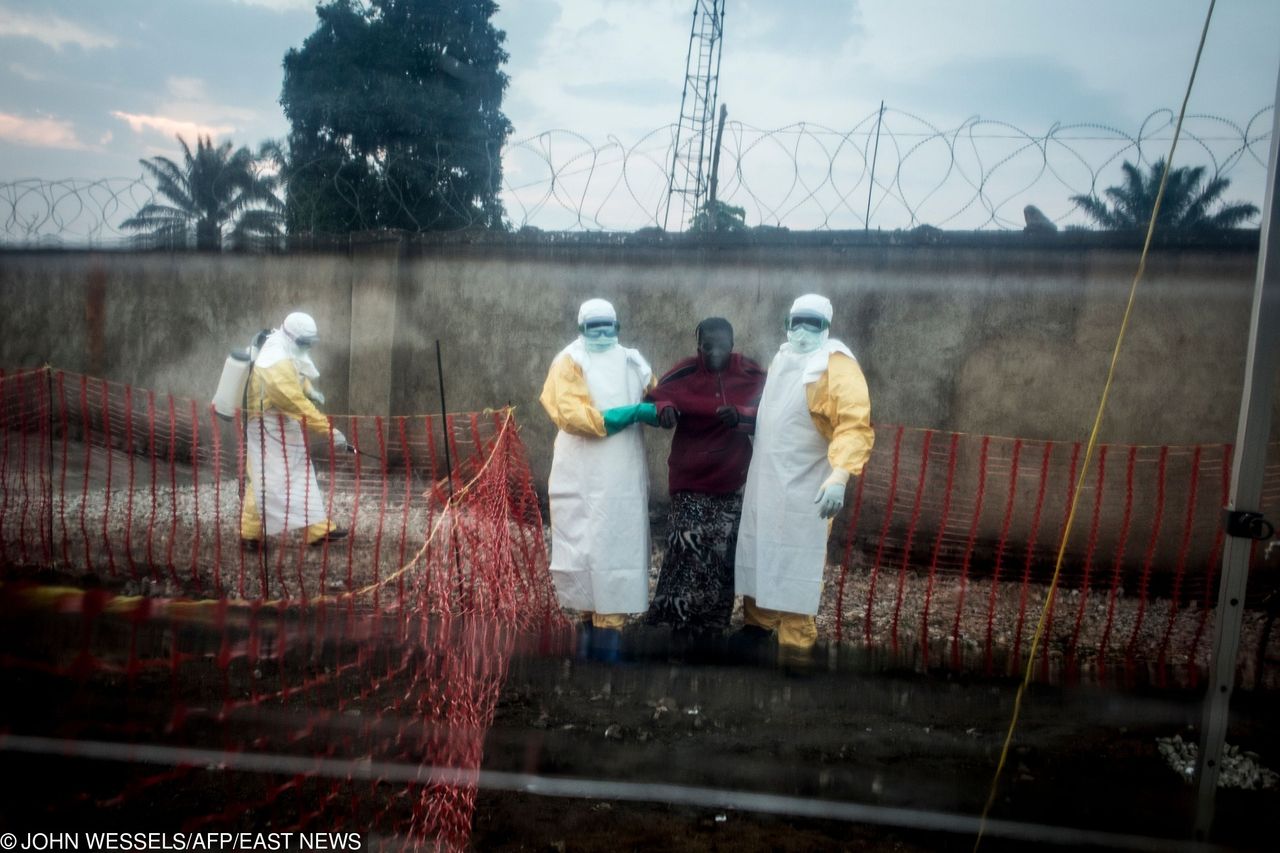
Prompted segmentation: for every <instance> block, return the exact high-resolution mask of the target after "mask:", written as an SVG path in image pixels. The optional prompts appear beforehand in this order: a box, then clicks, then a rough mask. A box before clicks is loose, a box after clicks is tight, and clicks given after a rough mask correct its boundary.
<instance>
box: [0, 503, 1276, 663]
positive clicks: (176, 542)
mask: <svg viewBox="0 0 1280 853" xmlns="http://www.w3.org/2000/svg"><path fill="white" fill-rule="evenodd" d="M68 491H70V490H68ZM169 494H170V492H169V490H168V489H161V490H159V493H158V496H157V500H156V504H155V506H154V507H153V506H152V497H151V491H150V488H149V485H148V486H147V487H146V488H134V489H133V490H132V492H130V491H129V490H128V489H127V488H124V489H121V488H114V489H113V490H112V494H111V500H110V503H109V504H108V503H107V501H106V496H105V491H103V490H101V489H92V488H91V489H90V491H89V494H88V498H87V500H86V499H85V498H84V497H83V496H82V495H81V494H79V493H74V494H67V495H66V496H65V497H63V498H59V499H57V500H56V501H55V504H56V513H55V523H54V526H53V540H54V544H55V547H54V554H55V558H56V562H58V563H61V562H62V560H63V555H64V553H65V554H66V557H67V559H68V560H69V563H70V565H71V566H75V567H79V566H83V565H84V564H85V561H86V559H87V560H88V561H89V562H90V563H91V564H92V565H94V566H95V568H96V569H97V571H98V572H99V574H101V575H102V576H104V577H106V578H111V577H113V576H114V578H115V579H117V580H118V581H119V582H120V583H121V584H122V590H123V591H124V592H127V593H142V594H152V595H163V596H180V595H181V596H192V595H208V594H209V592H210V591H211V590H213V589H214V588H215V585H214V566H217V565H219V555H220V569H219V572H218V575H219V579H220V581H221V583H222V585H223V586H222V588H223V589H224V590H226V591H228V592H229V593H231V594H233V595H234V594H238V593H239V591H240V589H241V586H240V584H241V582H242V579H243V583H244V587H243V590H244V593H245V594H246V595H248V596H250V597H256V596H258V595H259V594H261V592H262V589H263V585H264V583H265V586H266V595H267V597H269V598H280V597H298V596H300V595H302V594H304V593H305V594H306V595H308V596H312V595H316V594H321V593H335V592H342V591H346V590H349V589H362V588H365V587H367V586H368V585H369V584H372V583H374V582H375V581H376V580H382V581H384V582H385V581H386V579H387V578H389V577H396V573H397V571H398V570H399V569H400V568H401V565H402V564H401V560H400V555H401V552H402V551H401V546H402V542H403V553H404V554H405V555H406V561H408V560H409V559H412V557H413V555H415V554H417V553H419V552H420V551H421V549H423V546H424V543H425V542H426V540H427V535H428V531H430V530H431V529H432V526H433V525H436V524H437V522H438V519H439V509H440V507H439V504H438V503H434V502H432V501H430V500H429V499H428V498H426V497H423V496H416V497H415V499H414V500H413V501H412V502H411V503H410V504H409V506H408V508H407V511H406V506H405V504H404V503H403V501H402V500H398V499H396V498H398V497H399V496H395V497H394V498H393V497H392V496H390V495H388V497H387V498H386V499H384V498H383V497H382V495H381V493H380V491H379V492H366V493H365V494H363V495H362V496H361V497H360V499H359V506H358V511H357V506H356V500H355V498H354V496H353V495H351V494H337V495H335V497H334V501H333V513H332V517H333V518H334V519H336V520H337V521H338V523H339V525H341V526H344V527H348V528H350V530H351V532H352V535H351V537H350V538H349V539H348V540H345V541H339V542H335V543H332V544H331V545H330V546H328V547H327V548H324V547H310V548H309V547H306V546H304V545H303V544H302V541H301V537H300V536H298V535H297V534H294V535H292V536H290V537H285V539H286V540H287V547H285V548H281V547H280V546H279V543H278V541H273V542H272V543H271V549H270V550H269V552H268V554H267V556H266V559H265V560H263V558H262V557H261V556H260V555H258V554H253V553H247V554H244V555H243V557H244V559H243V563H242V561H241V556H242V552H241V551H240V548H239V529H238V519H239V514H240V498H239V495H238V493H237V488H236V484H235V482H234V481H229V480H228V481H222V482H221V483H220V484H217V486H215V484H214V483H212V482H209V483H202V484H201V485H200V488H199V494H198V496H197V493H196V490H195V489H194V488H193V487H192V486H189V485H187V486H181V485H180V486H178V487H177V489H176V490H175V491H173V492H172V494H173V495H175V496H176V500H170V497H169ZM215 494H216V500H215ZM197 504H198V506H199V522H200V524H199V531H198V533H199V540H198V541H197V539H196V533H197V528H196V525H195V519H196V507H197ZM215 505H216V510H215ZM10 509H11V511H10V512H9V514H8V517H7V519H6V531H5V533H6V539H7V540H8V543H9V544H8V545H7V547H8V549H9V559H10V560H11V561H12V560H13V557H14V556H16V555H15V554H14V551H15V550H16V548H15V545H14V544H13V543H14V541H15V540H16V533H17V530H16V524H17V522H18V520H19V514H17V513H14V512H13V511H12V509H13V508H12V507H11V508H10ZM104 514H105V520H104ZM82 515H83V519H82ZM36 517H37V511H36V509H35V508H32V509H31V510H30V511H29V512H28V513H27V523H26V536H27V543H28V548H29V550H30V551H31V552H33V553H34V554H35V555H37V556H38V554H39V553H40V549H41V537H42V531H40V530H39V528H38V527H37V526H36V525H37V524H38V522H37V521H36ZM175 517H176V523H175ZM353 519H354V521H353ZM215 521H216V522H218V523H217V524H215ZM463 521H464V523H465V516H464V517H463ZM104 529H105V530H106V532H107V533H108V534H109V536H108V537H107V538H109V540H110V549H109V550H108V548H107V547H106V544H105V539H104V535H103V531H104ZM449 534H450V530H449V529H448V527H447V525H441V526H440V527H439V528H438V529H437V536H436V539H435V540H434V541H435V542H446V541H447V539H448V537H449ZM44 535H46V536H47V531H46V532H45V534H44ZM126 537H127V541H128V550H127V552H126V548H125V542H126ZM652 539H653V547H652V554H651V569H650V575H651V587H652V586H653V585H656V582H657V574H658V567H659V566H660V565H661V562H662V548H663V543H664V541H665V531H664V530H663V529H662V526H661V523H658V524H656V525H655V529H654V535H653V537H652ZM544 540H546V541H549V540H550V532H549V530H547V529H544ZM467 550H468V549H467V548H466V547H464V549H463V552H464V554H465V553H466V551H467ZM326 552H327V553H326ZM130 555H131V556H132V563H131V562H130ZM424 556H425V557H426V559H428V560H429V561H431V562H432V563H433V564H435V563H442V564H444V563H450V564H453V563H454V561H453V560H451V559H450V557H449V555H448V552H447V551H445V550H443V549H440V548H435V547H433V548H432V549H429V550H428V551H427V552H425V553H424ZM375 557H376V558H375ZM462 562H463V563H465V559H464V560H463V561H462ZM869 562H870V561H869V559H868V558H867V556H866V555H865V554H862V553H860V552H857V551H855V552H854V553H853V555H852V557H851V565H850V566H849V568H848V571H847V572H845V573H844V589H843V598H842V599H841V597H840V586H841V585H840V580H841V578H840V575H841V571H840V567H839V566H836V565H828V567H827V578H826V583H825V585H824V592H823V598H822V602H821V605H820V610H819V613H818V628H819V632H820V636H821V637H822V638H823V639H824V640H827V641H831V640H834V639H835V637H836V628H837V621H839V622H840V637H841V640H842V641H843V642H844V643H851V642H852V643H859V642H863V641H869V642H867V643H866V644H867V645H869V646H870V647H872V648H875V649H887V650H890V651H891V652H893V653H894V660H895V662H897V663H899V664H902V665H907V666H911V667H917V668H918V667H921V666H924V665H926V664H927V665H938V664H945V663H947V662H951V663H953V664H954V663H959V664H960V666H961V667H963V668H966V669H978V668H981V669H984V670H985V669H987V668H988V666H990V668H991V670H992V671H993V672H995V673H1002V672H1003V673H1009V672H1012V671H1014V662H1013V661H1012V652H1013V649H1014V647H1015V645H1018V646H1019V648H1020V650H1021V653H1022V654H1023V655H1025V654H1026V653H1027V651H1028V650H1029V647H1030V643H1031V635H1032V633H1033V632H1034V630H1035V625H1036V623H1037V620H1038V618H1039V614H1040V610H1041V608H1042V606H1043V604H1044V600H1045V595H1046V593H1047V586H1046V585H1045V584H1043V583H1029V584H1028V585H1027V587H1026V600H1025V608H1024V606H1023V601H1022V596H1023V588H1022V585H1021V583H1019V582H1016V581H1014V582H1001V583H1000V584H998V585H997V587H996V590H995V596H994V602H993V601H992V597H991V582H990V580H989V579H988V578H976V579H970V580H969V581H968V582H962V581H961V580H960V578H958V577H956V576H954V575H942V574H940V575H938V576H937V577H935V578H934V580H933V581H932V585H931V584H930V581H929V579H928V577H927V576H926V575H925V574H924V573H923V572H922V571H920V570H918V569H915V570H909V571H907V572H905V573H902V574H901V575H900V574H899V572H898V570H897V567H896V566H892V567H889V568H887V569H882V570H881V571H880V572H879V573H878V576H877V577H876V580H875V595H874V601H873V603H872V606H871V607H870V608H869V609H868V606H867V603H868V600H869V599H870V598H871V592H872V576H873V572H872V570H871V567H870V565H869ZM113 565H114V570H113ZM421 565H422V564H421V563H419V566H421ZM193 566H194V567H196V568H195V570H194V576H193V569H192V567H193ZM454 568H465V566H463V565H462V564H461V563H458V564H455V565H454ZM264 570H265V571H264ZM415 574H416V575H418V576H421V574H422V572H421V571H415V570H411V571H410V572H409V573H407V574H406V577H410V576H413V575H415ZM264 578H265V580H264ZM931 586H932V588H930V587H931ZM1201 586H1202V581H1200V580H1199V578H1193V579H1189V580H1188V582H1187V583H1186V584H1185V585H1184V589H1185V590H1187V591H1188V595H1187V596H1186V598H1187V600H1186V601H1184V603H1183V606H1181V607H1180V608H1179V609H1178V610H1177V611H1176V612H1173V607H1172V602H1171V601H1170V600H1169V599H1167V598H1156V597H1152V598H1150V599H1149V600H1148V601H1147V602H1146V603H1145V606H1144V603H1143V602H1142V600H1141V599H1140V598H1139V597H1137V596H1134V595H1129V594H1125V591H1124V590H1119V591H1118V594H1117V595H1116V596H1115V598H1114V600H1112V598H1111V595H1110V592H1109V590H1108V589H1106V588H1102V589H1098V588H1095V589H1094V590H1092V591H1091V592H1090V594H1089V595H1088V598H1087V600H1086V601H1085V602H1084V606H1083V609H1082V608H1081V593H1080V591H1079V590H1078V589H1069V588H1060V589H1059V592H1058V595H1057V601H1056V602H1055V605H1054V618H1053V621H1052V624H1051V625H1050V627H1049V628H1047V630H1046V631H1045V633H1044V638H1043V641H1042V644H1041V648H1042V650H1044V651H1045V656H1044V661H1045V663H1044V666H1045V667H1046V669H1043V670H1038V672H1039V674H1040V676H1041V677H1046V676H1047V677H1048V678H1050V679H1054V678H1057V677H1059V676H1061V675H1063V674H1071V675H1076V674H1078V675H1081V676H1090V675H1092V676H1096V677H1107V676H1109V675H1111V674H1112V672H1113V670H1115V669H1117V668H1123V667H1124V665H1125V662H1126V657H1128V660H1129V666H1128V668H1127V670H1126V673H1127V675H1129V676H1135V675H1136V676H1137V677H1138V678H1139V679H1141V680H1151V681H1156V682H1159V683H1163V682H1165V681H1167V680H1169V679H1170V678H1172V679H1174V680H1175V681H1186V680H1188V679H1194V678H1195V673H1196V671H1197V670H1198V671H1200V672H1202V671H1203V670H1204V668H1205V667H1207V665H1208V663H1209V654H1210V644H1211V640H1212V627H1213V626H1212V613H1210V612H1206V611H1205V610H1204V609H1203V608H1202V607H1201V606H1200V602H1199V601H1196V600H1195V599H1194V598H1191V597H1190V593H1191V592H1193V591H1194V592H1198V591H1200V589H1201ZM926 599H928V602H929V610H928V614H929V615H928V620H927V621H928V660H927V661H925V659H924V645H925V644H924V643H922V626H923V624H924V622H925V620H924V613H925V603H926ZM841 605H842V606H841ZM957 609H959V611H960V616H959V620H958V621H957V619H956V613H957ZM1020 612H1021V613H1022V619H1021V632H1019V621H1020V619H1019V614H1020ZM988 613H990V614H991V619H990V650H989V651H988V641H987V636H988ZM895 614H896V616H895ZM1171 614H1172V618H1171ZM1077 616H1079V617H1080V625H1079V630H1078V633H1077V629H1076V621H1077ZM635 621H638V620H635ZM734 621H735V624H740V622H741V605H740V603H739V605H738V607H737V610H736V612H735V614H734ZM1109 621H1110V628H1109V630H1108V622H1109ZM1266 623H1267V614H1266V613H1265V612H1263V611H1262V610H1259V609H1250V610H1247V611H1246V613H1245V617H1244V622H1243V630H1242V636H1241V644H1240V655H1239V673H1240V679H1241V683H1242V684H1244V685H1246V686H1257V687H1264V688H1275V687H1277V686H1280V666H1277V665H1276V661H1277V660H1280V628H1277V629H1276V630H1272V631H1270V632H1269V636H1268V638H1267V654H1266V655H1265V656H1264V657H1265V658H1266V659H1268V660H1270V661H1271V663H1270V664H1269V665H1267V664H1266V663H1264V666H1263V668H1262V671H1261V672H1259V671H1258V659H1259V655H1258V647H1259V643H1260V642H1262V639H1263V635H1264V632H1265V628H1266ZM895 625H896V630H895ZM953 635H954V636H953ZM1104 643H1105V657H1101V656H1100V652H1101V651H1102V650H1103V647H1104ZM1126 649H1127V650H1128V651H1129V655H1128V656H1126ZM1162 664H1165V665H1162ZM1189 664H1194V668H1193V667H1191V666H1189ZM1020 667H1021V665H1019V667H1018V669H1019V671H1020Z"/></svg>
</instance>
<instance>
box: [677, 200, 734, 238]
mask: <svg viewBox="0 0 1280 853" xmlns="http://www.w3.org/2000/svg"><path fill="white" fill-rule="evenodd" d="M746 220H747V211H746V210H744V209H743V208H741V207H734V206H732V205H728V204H725V203H724V202H723V201H720V200H719V199H716V200H715V201H707V202H705V203H703V204H702V206H701V207H699V208H698V212H697V213H695V214H694V215H693V221H692V222H691V223H689V230H690V231H693V232H696V233H702V232H705V231H715V232H717V233H720V234H731V233H736V232H739V231H746V230H747V221H746Z"/></svg>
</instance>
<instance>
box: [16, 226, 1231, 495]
mask: <svg viewBox="0 0 1280 853" xmlns="http://www.w3.org/2000/svg"><path fill="white" fill-rule="evenodd" d="M1006 243H1007V241H1006ZM1255 258H1256V256H1255V253H1254V250H1251V249H1249V248H1247V247H1246V248H1238V249H1221V250H1217V251H1210V250H1179V251H1163V252H1160V253H1157V254H1156V255H1155V256H1154V257H1153V258H1152V260H1151V262H1150V264H1149V266H1148V272H1147V280H1146V281H1145V283H1144V284H1143V286H1142V289H1141V291H1140V296H1139V299H1138V303H1137V305H1136V306H1135V315H1134V319H1133V326H1132V328H1131V330H1130V333H1129V337H1128V338H1127V340H1126V347H1125V351H1124V355H1123V357H1122V360H1121V363H1120V365H1119V372H1118V375H1117V380H1116V386H1115V388H1114V389H1113V392H1112V397H1111V401H1110V405H1109V413H1108V417H1107V421H1106V423H1105V427H1104V434H1103V439H1104V440H1105V441H1117V442H1137V443H1150V444H1161V443H1197V442H1222V441H1232V440H1234V437H1235V425H1236V418H1237V414H1238V407H1239V400H1240V390H1241V382H1242V378H1243V371H1244V358H1245V344H1246V337H1247V332H1248V317H1249V309H1250V299H1251V294H1252V287H1253V279H1254V270H1255ZM1135 264H1136V252H1134V251H1129V250H1117V249H1108V248H1089V247H1080V246H1077V247H1073V248H1070V249H1053V248H1020V247H1018V246H1017V245H1016V244H1015V245H1007V244H1002V245H989V246H985V247H984V246H983V245H981V244H980V243H979V244H971V245H959V246H956V245H932V246H901V245H886V244H880V245H863V246H840V245H831V244H828V245H785V244H781V245H737V246H719V247H702V248H698V247H695V246H663V245H655V246H638V247H637V246H625V245H573V244H571V245H556V244H529V243H517V242H500V243H492V242H489V243H482V244H466V243H453V244H448V243H433V244H425V245H416V246H410V245H406V244H403V243H400V242H394V241H393V242H390V243H387V242H382V243H379V242H376V241H373V242H366V243H363V244H360V245H357V246H354V247H352V248H351V249H350V250H349V251H346V252H338V253H332V254H314V255H293V256H288V257H271V256H268V257H246V256H234V255H222V256H209V255H185V254H184V255H162V254H72V253H48V254H44V253H10V254H3V255H0V296H2V298H3V300H4V306H5V309H6V310H5V313H4V315H3V317H0V332H2V334H0V365H3V366H6V367H16V366H26V365H38V364H43V363H45V362H49V363H52V364H54V365H55V366H59V367H64V368H67V369H71V370H78V371H84V372H87V373H92V374H97V375H103V376H106V377H107V378H110V379H113V380H116V381H120V382H130V383H133V384H135V385H138V386H143V387H149V388H155V389H156V390H158V391H162V392H171V393H175V394H181V395H183V396H191V397H196V398H198V399H207V398H208V397H209V396H210V395H211V394H212V393H213V390H214V387H215V385H216V382H217V379H218V375H219V372H220V370H221V365H222V360H223V358H224V357H225V354H226V351H227V349H228V348H230V347H233V346H241V345H243V344H244V342H245V341H247V339H248V338H249V336H250V335H251V334H252V333H253V332H254V331H255V330H256V329H258V328H259V327H261V326H271V325H278V324H279V322H280V321H281V320H282V319H283V317H284V315H285V314H286V313H287V312H288V311H290V310H295V309H296V310H305V311H309V312H310V313H312V314H314V315H315V317H316V319H317V321H318V323H319V325H320V328H321V335H322V343H321V345H320V346H319V347H318V348H317V351H316V353H315V357H316V361H317V363H318V364H319V366H320V369H321V371H322V374H323V376H322V379H321V382H320V386H321V387H322V388H323V389H324V390H325V392H326V393H327V394H328V397H329V401H330V404H329V406H328V407H327V408H328V409H329V410H330V411H334V412H338V411H344V410H352V411H355V412H356V413H359V414H379V413H387V412H391V413H397V414H404V413H419V412H433V411H436V410H438V407H439V386H438V383H437V380H436V365H435V341H436V340H437V339H439V341H440V343H441V346H442V349H443V353H444V375H445V382H446V386H447V387H446V390H447V395H448V403H449V408H450V409H451V410H455V411H456V410H465V409H477V408H484V407H489V406H500V405H504V404H506V403H512V404H515V405H516V406H517V407H518V408H519V413H520V418H521V421H522V423H523V429H524V438H525V441H526V443H527V444H528V446H529V449H530V455H531V460H532V463H533V467H534V473H535V476H536V477H537V478H538V480H539V482H545V477H546V474H547V470H548V468H549V462H550V449H551V442H552V439H553V432H554V431H553V429H552V427H551V425H550V423H549V421H548V420H547V418H546V416H545V415H544V414H543V412H542V411H541V408H540V407H539V406H538V404H537V396H538V393H539V391H540V389H541V385H542V380H543V378H544V376H545V372H546V369H547V366H548V364H549V362H550V360H551V359H552V357H553V356H554V355H555V354H556V352H557V351H558V350H559V349H560V348H561V347H563V346H564V345H565V344H566V343H567V342H568V341H569V340H571V339H572V337H573V336H574V335H575V333H576V332H575V329H574V319H575V315H576V311H577V306H578V304H579V303H580V302H582V301H583V300H585V299H587V298H589V297H592V296H601V297H604V298H606V299H610V300H611V301H613V302H614V303H615V305H616V306H617V308H618V311H619V315H620V317H621V321H622V340H623V342H624V343H626V344H627V345H630V346H635V347H638V348H639V349H640V350H641V351H642V352H643V353H644V354H645V355H646V356H647V357H648V358H649V360H650V361H651V362H652V363H653V365H654V367H655V369H656V370H658V371H659V372H661V371H663V370H665V369H666V367H668V366H669V365H670V364H671V363H672V362H673V361H675V360H676V359H678V358H680V357H683V356H686V355H690V354H692V352H693V348H694V344H693V328H694V326H695V324H696V323H697V321H698V320H699V319H701V318H702V317H704V316H708V315H714V314H719V315H722V316H725V317H728V318H729V319H730V320H731V321H732V322H733V324H734V326H735V328H736V329H737V341H738V348H739V349H740V350H742V351H743V352H745V353H746V354H747V355H749V356H751V357H753V358H756V359H757V360H760V361H761V362H763V363H766V364H767V363H768V360H769V358H770V356H771V354H772V352H773V351H774V350H775V349H776V347H777V345H778V343H780V342H781V340H782V337H783V333H782V322H783V317H784V315H785V312H786V309H787V307H788V305H789V304H790V302H791V300H792V299H793V298H794V297H795V296H797V295H799V294H801V293H805V292H810V291H815V292H819V293H823V294H826V295H827V296H829V297H830V298H831V300H832V301H833V303H834V304H835V308H836V319H835V323H834V324H833V330H834V331H833V333H834V334H835V335H836V336H838V337H841V338H843V339H844V340H845V341H846V342H847V343H848V344H849V345H850V346H851V348H852V349H853V351H854V352H855V353H856V354H857V355H858V357H859V359H860V361H861V362H862V364H863V368H864V370H865V371H866V374H867V378H868V382H869V384H870V388H871V395H872V412H873V417H874V419H875V420H876V421H877V422H880V423H903V424H908V425H912V426H923V427H935V428H941V429H954V430H961V431H966V432H975V433H993V434H999V435H1017V436H1022V437H1027V438H1050V439H1075V438H1081V437H1084V436H1085V435H1086V434H1087V429H1088V426H1089V424H1090V422H1091V419H1092V416H1093V412H1094V409H1095V407H1096V404H1097V398H1098V394H1099V392H1100V390H1101V387H1102V380H1103V377H1104V375H1105V372H1106V368H1107V363H1108V360H1109V358H1110V352H1111V347H1112V344H1113V343H1114V339H1115V335H1116V332H1117V330H1118V328H1119V323H1120V319H1121V316H1122V314H1123V311H1124V306H1125V300H1126V297H1127V293H1128V286H1129V283H1130V280H1131V278H1132V275H1133V270H1134V266H1135ZM649 446H650V455H651V461H652V470H653V474H654V480H653V491H654V494H655V495H656V496H662V495H663V494H664V493H665V488H666V477H665V466H664V459H665V454H666V447H667V439H666V436H665V435H662V434H659V433H656V432H654V433H651V434H650V439H649Z"/></svg>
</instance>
